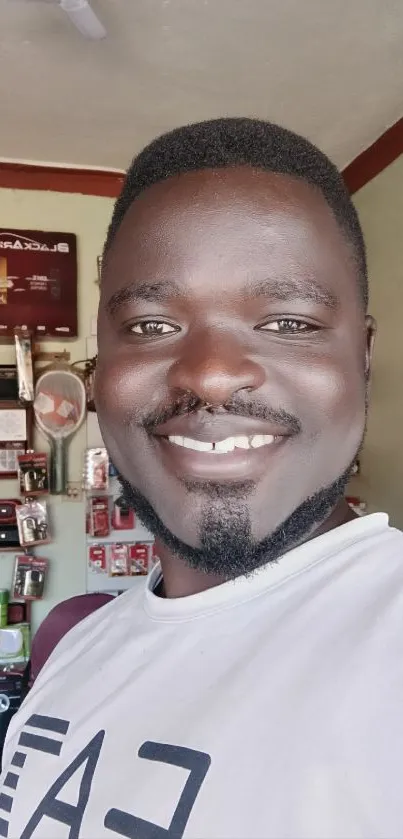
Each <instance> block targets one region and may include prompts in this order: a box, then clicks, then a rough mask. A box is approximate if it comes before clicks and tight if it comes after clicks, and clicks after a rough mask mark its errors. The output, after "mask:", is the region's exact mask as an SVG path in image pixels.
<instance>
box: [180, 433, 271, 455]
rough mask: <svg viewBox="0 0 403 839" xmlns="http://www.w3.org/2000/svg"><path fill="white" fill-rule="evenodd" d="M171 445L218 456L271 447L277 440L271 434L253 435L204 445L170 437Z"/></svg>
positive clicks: (199, 442) (187, 439)
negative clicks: (237, 450) (236, 450)
mask: <svg viewBox="0 0 403 839" xmlns="http://www.w3.org/2000/svg"><path fill="white" fill-rule="evenodd" d="M168 440H169V442H170V443H174V445H176V446H182V447H184V448H185V449H193V451H195V452H214V453H216V454H228V453H229V452H233V451H234V449H250V448H252V449H259V448H260V447H261V446H269V445H270V444H271V443H274V440H275V438H274V437H273V436H272V435H271V434H253V435H252V436H251V437H246V436H239V437H227V438H226V439H225V440H218V441H217V442H216V443H204V442H202V441H201V440H192V439H191V438H190V437H178V436H173V437H168Z"/></svg>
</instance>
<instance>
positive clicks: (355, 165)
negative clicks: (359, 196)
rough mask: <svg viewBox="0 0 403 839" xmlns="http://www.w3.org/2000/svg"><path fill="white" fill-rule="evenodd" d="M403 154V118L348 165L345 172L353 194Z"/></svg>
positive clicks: (345, 177)
mask: <svg viewBox="0 0 403 839" xmlns="http://www.w3.org/2000/svg"><path fill="white" fill-rule="evenodd" d="M401 154H403V118H402V119H399V121H398V122H395V124H394V125H392V126H391V128H388V130H387V131H385V133H384V134H382V136H381V137H378V139H377V140H375V143H372V146H369V148H368V149H365V151H363V152H361V154H359V155H358V157H356V158H355V160H353V162H352V163H350V165H349V166H347V167H346V168H345V170H344V172H343V175H344V179H345V181H346V184H347V186H348V188H349V190H350V192H351V194H353V193H354V192H357V191H358V190H359V189H361V187H363V186H365V184H367V183H369V181H372V179H373V178H375V177H376V175H379V174H380V173H381V172H383V170H384V169H386V168H387V166H390V164H391V163H393V161H394V160H396V159H397V158H398V157H400V155H401Z"/></svg>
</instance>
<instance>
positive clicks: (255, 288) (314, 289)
mask: <svg viewBox="0 0 403 839" xmlns="http://www.w3.org/2000/svg"><path fill="white" fill-rule="evenodd" d="M243 295H244V297H245V299H249V300H250V299H255V298H257V297H266V298H267V299H268V300H276V301H278V302H280V303H283V302H284V303H286V302H289V301H292V300H300V301H307V302H309V303H316V304H318V305H321V306H326V307H327V308H329V309H337V308H338V306H339V304H340V301H339V299H338V298H337V297H336V295H335V294H333V293H332V292H331V291H329V290H328V289H326V288H324V287H323V286H321V285H320V284H319V283H317V282H316V280H309V279H306V278H305V277H303V278H302V277H301V279H299V278H297V277H293V278H287V279H281V280H275V279H266V280H259V281H257V282H256V281H250V282H248V283H247V285H246V286H245V287H244V290H243ZM184 296H186V295H184V291H183V288H182V287H181V286H180V285H179V283H176V282H174V281H173V280H162V281H154V282H144V283H130V285H128V286H126V287H125V288H122V289H120V290H119V291H115V293H114V294H112V296H111V297H110V298H109V300H108V302H107V304H106V308H107V311H108V312H109V314H110V315H114V314H115V313H116V311H117V310H118V309H119V308H120V307H121V306H123V305H124V304H125V303H138V302H143V303H144V302H145V303H167V302H169V301H171V300H174V299H175V298H176V299H178V298H179V297H182V298H183V297H184Z"/></svg>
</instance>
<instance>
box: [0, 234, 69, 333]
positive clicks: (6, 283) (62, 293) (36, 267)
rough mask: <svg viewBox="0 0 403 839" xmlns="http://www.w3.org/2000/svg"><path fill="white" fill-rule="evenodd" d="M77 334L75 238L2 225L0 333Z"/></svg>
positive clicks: (0, 241)
mask: <svg viewBox="0 0 403 839" xmlns="http://www.w3.org/2000/svg"><path fill="white" fill-rule="evenodd" d="M15 328H17V329H28V330H31V331H32V332H33V334H35V335H37V336H38V335H43V336H56V337H59V338H60V337H67V338H75V337H77V239H76V236H75V235H73V234H72V233H48V232H47V231H46V232H45V231H37V230H9V229H4V228H2V229H0V336H10V335H13V334H14V329H15Z"/></svg>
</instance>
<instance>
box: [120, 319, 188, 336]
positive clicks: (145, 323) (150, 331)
mask: <svg viewBox="0 0 403 839" xmlns="http://www.w3.org/2000/svg"><path fill="white" fill-rule="evenodd" d="M177 331H178V329H177V327H175V326H172V324H170V323H165V322H164V321H160V320H142V321H140V323H133V324H132V325H131V326H130V332H131V333H132V335H141V336H142V337H143V338H144V337H145V338H149V337H150V338H154V337H159V336H160V335H172V334H173V333H174V332H177Z"/></svg>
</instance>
